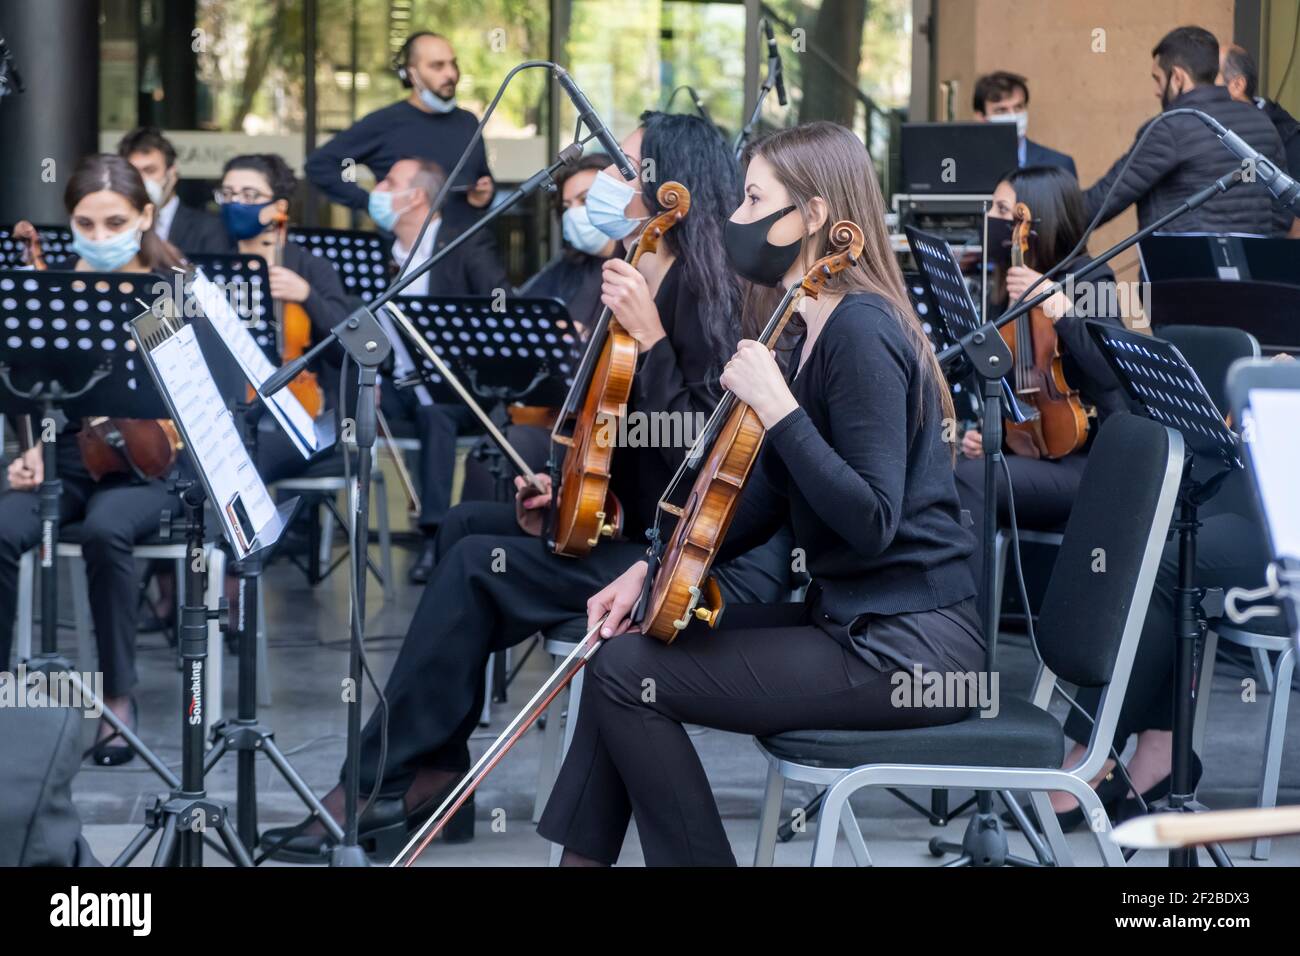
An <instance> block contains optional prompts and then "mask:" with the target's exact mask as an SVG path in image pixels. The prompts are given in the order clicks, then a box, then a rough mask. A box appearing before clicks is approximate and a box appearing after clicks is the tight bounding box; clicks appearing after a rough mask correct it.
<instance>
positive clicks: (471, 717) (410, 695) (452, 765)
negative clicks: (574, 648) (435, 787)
mask: <svg viewBox="0 0 1300 956" xmlns="http://www.w3.org/2000/svg"><path fill="white" fill-rule="evenodd" d="M434 550H435V560H436V563H435V565H434V572H433V577H432V578H430V580H429V583H428V584H427V585H425V589H424V593H423V595H421V597H420V604H419V606H418V607H417V608H416V611H415V617H414V619H413V620H412V621H411V627H410V630H409V631H408V632H407V634H406V639H405V640H404V641H403V642H402V647H401V649H400V650H399V651H398V654H397V660H396V661H395V662H394V663H393V670H392V672H391V674H390V675H389V678H388V683H387V685H386V686H385V688H384V696H385V697H386V698H387V700H388V759H387V761H386V763H385V765H384V767H383V768H381V767H380V766H379V750H380V746H379V744H380V734H381V713H380V711H379V709H376V710H375V711H374V712H373V713H372V714H371V716H370V719H369V720H368V721H367V723H366V725H365V728H364V729H363V731H362V738H361V789H362V791H363V792H367V791H368V790H369V789H370V788H372V787H373V786H374V782H375V778H376V776H378V775H379V773H380V771H381V769H382V772H383V788H382V790H381V791H380V793H381V795H382V796H386V797H391V796H400V795H402V794H404V793H405V792H406V790H407V789H408V788H409V787H410V785H411V782H412V780H413V779H414V776H415V773H416V771H417V770H419V769H420V768H421V767H434V768H437V769H440V770H453V771H458V772H460V771H465V770H468V769H469V766H470V760H469V746H468V740H469V736H470V734H471V733H472V732H473V730H474V728H475V726H476V725H477V722H478V716H479V713H480V712H481V711H482V709H483V694H484V681H483V671H484V668H485V666H486V665H487V659H488V656H489V655H490V654H492V653H493V652H495V651H499V650H503V649H505V648H507V647H511V646H513V645H515V644H518V643H520V642H521V641H523V640H525V639H527V638H528V637H530V636H532V635H533V634H535V633H536V632H537V631H538V630H540V629H543V628H547V627H551V626H554V625H556V624H561V623H563V622H565V621H570V620H572V619H573V618H575V617H585V616H586V612H587V598H589V597H591V595H593V594H595V593H596V592H597V591H599V590H600V589H601V588H603V587H604V586H605V585H606V584H608V583H609V582H610V581H612V580H614V578H616V577H618V576H619V575H620V574H622V573H623V572H624V571H626V570H627V569H628V568H629V567H630V566H631V565H632V564H633V563H635V562H636V561H637V560H638V559H639V558H640V557H641V556H642V555H643V554H644V553H645V546H644V545H643V544H639V543H635V542H632V541H605V542H602V543H601V544H600V546H599V547H597V548H596V549H594V550H593V551H592V552H591V554H589V555H588V556H587V557H585V558H582V559H580V560H575V559H573V558H565V557H557V556H555V555H554V554H551V553H550V552H549V551H548V550H547V548H546V546H545V544H544V543H543V542H542V541H541V539H539V538H534V537H531V536H529V535H525V534H524V533H523V532H522V531H521V530H520V529H519V526H518V524H517V523H516V521H515V517H514V506H513V505H512V504H510V505H508V504H501V503H496V502H464V503H462V504H459V505H457V506H456V507H455V508H452V509H451V510H450V511H449V512H448V513H447V517H446V519H445V520H444V521H443V522H442V524H441V525H440V526H439V528H438V534H437V537H436V538H435V543H434ZM732 564H733V566H734V565H735V564H736V563H735V562H733V563H732ZM744 570H745V573H744V574H743V576H742V577H743V582H744V585H746V586H738V585H737V584H735V583H733V582H734V580H735V578H734V577H732V578H728V577H727V576H725V575H722V574H720V575H719V578H720V583H722V585H723V588H724V590H725V591H726V592H727V593H728V596H729V597H732V598H735V599H737V600H753V599H755V597H756V596H757V597H758V598H759V599H763V600H768V601H771V600H774V599H775V598H776V596H777V595H778V594H779V593H780V588H781V586H782V584H781V583H780V582H778V580H777V578H776V576H775V575H774V574H772V575H769V574H766V573H764V570H763V568H762V567H760V566H759V565H757V563H756V562H755V563H754V566H753V567H752V568H751V567H749V566H745V568H744Z"/></svg>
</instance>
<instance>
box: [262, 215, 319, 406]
mask: <svg viewBox="0 0 1300 956" xmlns="http://www.w3.org/2000/svg"><path fill="white" fill-rule="evenodd" d="M273 221H274V222H275V224H276V226H275V231H276V238H275V261H276V264H277V265H284V244H285V242H287V241H288V236H289V216H288V214H287V213H282V212H277V213H276V214H275V218H274V220H273ZM275 335H276V346H277V348H278V349H279V352H280V359H281V360H282V361H284V362H291V361H293V360H294V359H296V358H300V357H301V356H302V354H303V353H304V352H306V351H307V350H308V349H310V348H311V319H310V318H308V316H307V310H306V309H304V308H303V307H302V306H301V305H299V304H298V303H297V302H280V301H278V300H277V301H276V303H275ZM289 391H290V392H292V393H293V395H294V397H295V398H297V399H298V401H299V402H300V403H301V404H302V407H303V408H305V409H306V410H307V414H308V415H310V416H311V417H312V418H315V417H316V416H317V415H319V414H320V413H321V409H323V408H324V407H325V393H324V392H323V391H321V387H320V382H319V381H317V379H316V373H314V372H309V371H307V370H305V369H304V370H303V371H302V372H300V373H299V374H298V375H297V376H295V377H294V380H293V381H292V382H290V383H289Z"/></svg>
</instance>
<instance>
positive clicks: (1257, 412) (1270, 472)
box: [1242, 388, 1300, 558]
mask: <svg viewBox="0 0 1300 956" xmlns="http://www.w3.org/2000/svg"><path fill="white" fill-rule="evenodd" d="M1242 426H1243V432H1244V434H1245V436H1246V445H1247V447H1248V448H1249V453H1250V459H1251V465H1252V469H1253V471H1254V473H1255V484H1256V486H1257V487H1258V488H1259V496H1260V499H1261V500H1262V501H1263V502H1264V510H1265V511H1266V512H1267V515H1266V517H1267V522H1268V529H1269V536H1270V537H1271V538H1272V539H1273V547H1274V548H1275V549H1277V553H1278V555H1279V556H1284V557H1289V558H1300V493H1297V491H1296V476H1297V475H1300V442H1297V441H1296V438H1295V435H1296V427H1297V426H1300V392H1296V391H1291V390H1289V389H1283V388H1252V389H1251V390H1250V406H1249V408H1247V409H1246V414H1245V416H1244V420H1243V422H1242Z"/></svg>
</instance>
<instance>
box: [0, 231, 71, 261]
mask: <svg viewBox="0 0 1300 956" xmlns="http://www.w3.org/2000/svg"><path fill="white" fill-rule="evenodd" d="M36 232H37V233H38V234H39V235H40V237H41V251H42V252H43V253H44V255H45V261H46V263H47V264H48V265H49V266H50V267H51V268H56V269H58V268H63V267H64V266H63V264H64V263H65V262H66V261H67V260H69V259H71V258H72V257H73V256H74V255H75V253H74V252H73V251H72V230H71V229H69V228H68V227H67V226H37V227H36ZM26 250H27V243H26V242H24V241H23V240H21V239H15V238H14V236H13V230H12V229H0V269H20V268H22V267H23V266H24V262H23V255H24V254H25V253H26Z"/></svg>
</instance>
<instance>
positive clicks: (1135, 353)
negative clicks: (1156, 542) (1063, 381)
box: [1087, 320, 1242, 866]
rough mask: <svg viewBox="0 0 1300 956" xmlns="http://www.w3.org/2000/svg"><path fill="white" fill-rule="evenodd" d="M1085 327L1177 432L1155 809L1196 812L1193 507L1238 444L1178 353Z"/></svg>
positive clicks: (1135, 392) (1179, 856) (1138, 399)
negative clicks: (1198, 470) (1165, 752)
mask: <svg viewBox="0 0 1300 956" xmlns="http://www.w3.org/2000/svg"><path fill="white" fill-rule="evenodd" d="M1087 326H1088V332H1089V333H1090V334H1091V335H1092V337H1093V339H1094V340H1095V341H1096V342H1097V345H1098V346H1100V348H1101V351H1102V354H1103V355H1105V357H1106V361H1107V363H1108V364H1109V365H1110V367H1111V369H1112V370H1114V372H1115V376H1116V378H1118V379H1119V381H1120V382H1121V383H1123V385H1124V390H1125V391H1126V392H1127V393H1128V395H1129V398H1130V399H1131V400H1132V403H1133V405H1134V406H1135V411H1136V412H1137V413H1138V414H1141V415H1143V416H1145V417H1147V418H1150V419H1153V420H1155V421H1157V422H1159V423H1160V424H1162V425H1164V426H1166V427H1168V428H1172V429H1175V430H1176V431H1178V432H1180V433H1182V435H1183V438H1184V443H1185V447H1186V449H1187V453H1186V457H1185V459H1184V462H1183V477H1182V482H1181V483H1180V485H1179V489H1178V516H1177V517H1176V518H1175V519H1174V521H1173V522H1172V523H1171V525H1170V527H1171V529H1172V530H1174V531H1176V532H1177V534H1178V584H1177V586H1176V587H1175V588H1174V596H1175V617H1174V621H1175V623H1174V639H1175V640H1176V641H1177V644H1176V651H1175V681H1176V683H1175V689H1174V746H1173V757H1172V764H1173V765H1172V769H1171V772H1170V787H1169V796H1168V797H1167V798H1165V800H1164V801H1162V806H1160V807H1158V808H1157V809H1161V810H1168V811H1171V812H1175V813H1179V812H1195V811H1198V810H1205V809H1207V808H1206V807H1205V806H1203V805H1202V804H1200V803H1199V802H1197V800H1196V794H1195V792H1194V791H1193V789H1192V783H1191V773H1192V720H1193V715H1194V713H1195V710H1196V692H1197V688H1196V673H1195V671H1196V657H1197V648H1198V646H1199V642H1200V640H1201V637H1202V636H1203V635H1204V633H1205V616H1204V612H1203V610H1202V607H1201V601H1202V599H1203V598H1204V597H1205V589H1204V588H1198V587H1197V586H1196V583H1195V573H1196V529H1197V528H1198V527H1200V521H1199V520H1198V519H1197V509H1198V508H1199V506H1200V505H1202V504H1204V503H1205V502H1206V501H1208V500H1209V499H1210V498H1212V497H1213V496H1214V494H1215V492H1217V491H1218V490H1219V486H1220V485H1222V484H1223V481H1224V479H1226V478H1227V477H1228V475H1229V474H1231V473H1232V472H1233V471H1234V470H1236V469H1238V468H1240V467H1242V460H1241V453H1240V443H1239V441H1238V439H1237V436H1236V435H1235V434H1233V432H1232V430H1231V429H1230V428H1228V426H1227V424H1226V422H1225V421H1224V418H1223V413H1222V412H1220V411H1219V410H1218V409H1217V408H1216V407H1215V406H1214V400H1213V399H1211V398H1210V394H1209V392H1207V391H1206V390H1205V386H1204V385H1203V384H1201V380H1200V379H1199V378H1198V377H1197V375H1196V373H1195V372H1194V371H1193V370H1192V367H1191V366H1190V365H1188V364H1187V360H1186V359H1185V358H1183V356H1182V353H1180V352H1179V351H1178V349H1176V348H1175V347H1174V346H1173V345H1171V344H1169V343H1168V342H1165V341H1164V340H1162V339H1157V338H1153V337H1151V336H1149V335H1141V334H1138V333H1137V332H1131V331H1129V330H1128V329H1123V328H1118V327H1116V326H1113V325H1108V324H1106V323H1102V322H1097V321H1095V320H1089V321H1088V322H1087ZM1198 458H1199V459H1200V460H1201V461H1202V462H1204V463H1205V465H1206V466H1207V467H1213V468H1217V469H1218V470H1217V471H1215V472H1214V473H1213V474H1211V475H1210V476H1209V477H1203V476H1204V472H1202V476H1201V477H1197V476H1195V475H1194V474H1193V471H1194V465H1195V463H1196V461H1197V459H1198ZM1206 849H1207V850H1208V851H1209V853H1210V856H1211V857H1212V858H1213V859H1214V862H1215V863H1217V864H1218V865H1219V866H1231V865H1232V863H1231V861H1230V860H1229V859H1228V855H1227V854H1226V853H1225V852H1224V851H1223V848H1222V847H1220V846H1219V845H1218V844H1215V843H1211V844H1207V845H1206ZM1169 865H1170V866H1195V865H1196V850H1195V849H1194V848H1191V847H1183V848H1179V849H1176V850H1171V851H1170V852H1169Z"/></svg>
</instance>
